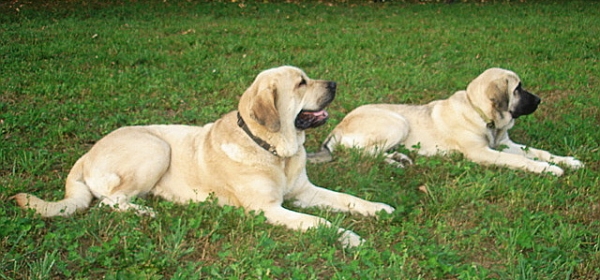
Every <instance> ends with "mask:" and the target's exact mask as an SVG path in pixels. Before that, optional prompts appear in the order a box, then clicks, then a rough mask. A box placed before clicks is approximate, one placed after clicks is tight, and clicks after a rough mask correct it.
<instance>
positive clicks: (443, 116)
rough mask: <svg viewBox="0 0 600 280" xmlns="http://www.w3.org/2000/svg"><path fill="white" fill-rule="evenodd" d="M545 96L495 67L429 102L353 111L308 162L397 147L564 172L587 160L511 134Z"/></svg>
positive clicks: (394, 156) (396, 157) (393, 156)
mask: <svg viewBox="0 0 600 280" xmlns="http://www.w3.org/2000/svg"><path fill="white" fill-rule="evenodd" d="M540 101H541V99H540V98H539V97H537V96H536V95H534V94H532V93H530V92H528V91H526V90H525V89H523V87H522V86H521V80H520V79H519V77H518V76H517V74H515V73H513V72H512V71H509V70H504V69H500V68H491V69H488V70H486V71H485V72H483V73H482V74H481V75H479V77H477V78H476V79H475V80H473V81H472V82H471V83H470V84H469V85H468V87H467V90H466V91H464V90H463V91H458V92H456V93H454V94H453V95H452V96H450V98H448V99H444V100H436V101H433V102H430V103H429V104H426V105H403V104H370V105H364V106H360V107H358V108H356V109H355V110H353V111H352V112H350V113H349V114H348V115H347V116H346V117H345V118H344V119H343V120H342V121H341V122H340V124H338V125H337V126H336V127H335V128H334V130H333V131H332V132H331V133H330V135H329V136H328V137H327V139H326V140H325V142H324V143H323V148H322V149H321V151H319V152H317V153H316V154H312V155H309V161H312V162H323V161H329V160H331V159H332V157H331V152H332V151H333V150H334V148H335V147H336V146H338V145H341V146H345V147H356V148H361V149H364V150H365V151H366V152H367V153H370V154H376V153H379V152H387V151H389V150H391V149H392V148H394V147H395V146H397V145H401V144H403V145H405V146H406V147H407V148H409V149H415V150H416V151H417V152H418V153H419V154H421V155H425V156H431V155H435V154H438V153H446V152H450V151H457V152H461V153H463V154H464V156H465V157H466V158H468V159H470V160H472V161H474V162H477V163H481V164H494V165H501V166H507V167H510V168H514V169H522V170H527V171H531V172H536V173H542V172H550V173H552V174H554V175H557V176H560V175H562V174H563V170H562V169H561V168H560V167H558V166H556V165H553V164H550V162H552V163H558V164H563V165H565V166H567V167H571V168H579V167H582V166H583V164H582V163H581V162H580V161H578V160H576V159H574V158H572V157H562V156H557V155H553V154H551V153H549V152H547V151H544V150H539V149H535V148H532V147H528V146H524V145H520V144H516V143H514V142H513V141H511V140H510V138H509V137H508V130H509V129H510V128H512V127H513V125H514V123H515V119H516V118H518V117H520V116H523V115H529V114H531V113H533V112H534V111H535V110H536V109H537V107H538V105H539V104H540ZM386 162H388V163H392V164H395V165H398V166H402V165H404V164H409V163H411V161H410V159H409V158H408V157H407V156H405V155H403V154H400V153H397V152H393V153H386Z"/></svg>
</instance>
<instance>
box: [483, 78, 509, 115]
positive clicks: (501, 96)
mask: <svg viewBox="0 0 600 280" xmlns="http://www.w3.org/2000/svg"><path fill="white" fill-rule="evenodd" d="M508 84H509V83H508V79H507V77H501V78H498V79H495V80H493V81H491V82H490V83H489V84H488V87H487V88H486V90H485V93H486V95H487V97H488V98H489V99H490V100H491V101H492V104H493V106H494V109H496V110H498V111H500V112H507V111H508V103H509V101H510V100H509V98H510V92H509V86H508Z"/></svg>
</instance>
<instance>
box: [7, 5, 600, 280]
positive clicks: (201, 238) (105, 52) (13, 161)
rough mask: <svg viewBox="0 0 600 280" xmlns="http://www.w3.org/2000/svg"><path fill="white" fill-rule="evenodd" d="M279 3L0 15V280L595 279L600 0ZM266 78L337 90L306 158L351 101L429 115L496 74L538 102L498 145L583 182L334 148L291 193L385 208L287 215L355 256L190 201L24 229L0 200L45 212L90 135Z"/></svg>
mask: <svg viewBox="0 0 600 280" xmlns="http://www.w3.org/2000/svg"><path fill="white" fill-rule="evenodd" d="M268 2H274V3H268ZM291 2H292V3H279V2H278V1H256V2H254V1H158V0H157V1H127V0H108V1H101V0H91V1H79V0H73V1H57V2H56V3H54V2H52V1H41V0H40V1H36V0H32V1H20V0H13V1H4V2H2V3H0V201H2V203H0V279H99V278H103V277H104V278H106V279H198V278H211V279H221V278H224V279H241V278H247V279H259V278H260V279H329V278H332V279H599V278H600V235H599V233H600V221H599V220H600V204H599V201H600V188H599V185H600V182H599V179H598V178H599V176H600V171H599V170H600V165H599V162H600V151H599V144H598V143H599V140H600V112H599V110H598V108H599V107H600V95H599V86H600V77H599V74H600V66H599V65H598V60H599V56H600V37H599V36H598V34H600V2H597V1H485V3H476V2H468V3H463V2H462V1H454V3H453V4H442V3H432V2H435V1H432V2H429V3H408V2H403V1H389V2H387V1H386V2H383V3H371V2H366V1H365V2H350V3H347V2H342V1H321V2H312V1H311V2H308V1H307V2H304V1H291ZM284 64H289V65H295V66H298V67H300V68H302V69H304V70H305V71H306V72H307V73H308V75H309V76H310V77H312V78H319V79H330V80H335V81H337V82H338V95H337V97H336V100H335V101H334V102H333V104H332V105H331V106H330V108H329V113H330V116H331V118H330V121H329V123H328V124H327V125H324V126H322V127H319V128H317V129H313V130H310V131H308V136H307V142H306V147H307V150H309V151H315V150H317V149H318V148H319V145H320V142H321V141H322V140H323V139H324V138H325V136H326V135H327V133H328V132H329V131H330V130H331V129H332V128H333V127H334V125H335V124H337V123H338V122H339V121H340V120H341V119H342V117H343V116H344V115H345V114H346V113H348V112H349V111H350V110H352V109H353V108H355V107H356V106H358V105H362V104H365V103H380V102H393V103H425V102H429V101H431V100H434V99H440V98H445V97H447V96H449V95H450V94H452V93H453V92H455V91H457V90H461V89H464V88H466V85H467V84H468V83H469V82H470V81H471V80H472V79H473V78H475V77H476V76H477V75H479V74H480V73H481V72H482V71H483V70H485V69H487V68H490V67H502V68H507V69H511V70H513V71H515V72H516V73H517V74H519V75H520V77H521V79H522V80H523V85H524V87H525V88H526V89H528V90H530V91H532V92H534V93H536V94H538V95H539V96H540V97H541V98H542V99H543V101H542V104H541V105H540V108H539V109H538V111H537V112H536V113H534V114H533V115H530V116H527V117H522V118H520V119H519V120H518V121H517V124H516V125H515V128H514V129H513V130H512V131H511V138H512V139H513V140H515V142H518V143H526V144H529V145H531V146H532V147H537V148H541V149H545V150H549V151H551V152H553V153H555V154H559V155H570V156H575V157H576V158H578V159H580V160H582V161H583V162H584V163H585V164H586V166H585V168H583V169H580V170H575V171H573V170H566V172H565V175H564V176H562V177H554V176H550V175H539V174H533V173H527V172H523V171H515V170H511V169H507V168H502V167H486V166H479V165H477V164H474V163H472V162H469V161H467V160H465V159H464V158H463V157H462V156H461V155H458V154H457V155H452V156H447V157H441V156H439V157H432V158H425V157H421V156H417V155H416V154H415V153H410V155H411V157H412V158H413V159H414V160H415V163H416V164H415V165H413V166H410V167H407V168H405V169H396V168H394V167H392V166H388V165H386V164H384V163H382V162H381V160H380V159H378V158H369V157H363V156H361V155H360V153H359V152H357V151H354V150H345V151H342V152H341V153H338V154H337V155H336V161H334V162H331V163H326V164H309V165H308V173H309V177H310V178H311V180H312V181H313V182H314V183H315V184H317V185H320V186H324V187H327V188H330V189H333V190H336V191H343V192H347V193H350V194H353V195H356V196H359V197H362V198H366V199H369V200H373V201H381V202H385V203H388V204H390V205H392V206H394V207H396V209H397V211H396V212H395V213H393V214H390V215H383V214H382V215H380V216H378V217H377V218H365V217H361V216H357V215H350V214H344V213H332V212H328V211H326V210H322V209H294V210H298V211H302V212H306V213H313V214H317V215H319V216H323V217H325V218H327V219H328V220H330V221H333V223H334V224H336V225H340V226H343V227H345V228H348V229H351V230H353V231H355V232H356V233H358V234H360V235H361V236H362V237H363V238H365V239H366V240H367V243H366V244H365V245H364V246H362V247H360V248H357V249H353V250H345V249H343V248H342V247H341V246H340V245H339V244H338V243H337V242H336V239H337V236H336V233H335V232H334V231H332V230H330V229H328V228H318V229H313V230H310V231H308V232H306V233H300V232H297V231H292V230H288V229H286V228H284V227H281V226H273V225H270V224H266V223H265V218H264V216H262V215H261V214H260V213H245V212H244V210H243V209H239V208H233V207H219V206H217V205H216V204H215V203H214V202H210V201H208V202H204V203H199V204H190V205H177V204H173V203H171V202H167V201H164V200H161V199H159V198H154V197H149V198H146V199H139V201H137V203H139V204H142V205H146V206H150V207H153V208H154V209H155V210H156V212H157V213H159V215H158V216H157V217H156V218H150V217H146V216H136V215H135V214H134V213H130V212H114V211H111V210H109V209H106V208H101V207H92V208H91V209H89V210H87V211H84V212H80V213H77V214H76V215H74V216H72V217H68V218H62V217H57V218H52V219H43V218H40V217H39V216H36V215H34V214H32V213H29V212H26V211H22V210H21V209H19V208H18V207H17V206H16V205H15V203H13V201H10V200H9V199H8V198H9V197H10V196H11V195H14V194H15V193H18V192H30V193H34V194H36V195H38V196H40V197H42V198H45V199H49V200H57V199H60V198H62V197H63V195H64V181H65V177H66V175H67V174H68V172H69V170H70V168H71V166H72V165H73V163H74V162H75V161H76V159H77V158H78V157H80V156H81V155H82V154H84V153H85V152H86V151H87V150H88V149H89V148H90V147H91V145H93V143H95V141H97V140H98V139H100V138H101V137H102V136H103V135H105V134H107V133H108V132H110V131H112V130H114V129H116V128H118V127H121V126H125V125H140V124H155V123H177V124H189V125H201V124H204V123H207V122H211V121H214V120H216V119H217V118H218V117H219V116H221V115H222V114H224V113H226V112H229V111H231V110H234V109H235V108H236V106H237V101H238V99H239V96H240V95H241V94H242V93H243V91H244V90H245V89H246V88H247V87H248V86H249V85H250V83H251V82H252V81H253V80H254V77H255V76H256V74H258V73H259V72H260V71H262V70H264V69H267V68H271V67H275V66H280V65H284ZM422 190H427V192H423V191H422ZM93 204H94V203H93ZM286 206H288V207H292V206H290V205H286Z"/></svg>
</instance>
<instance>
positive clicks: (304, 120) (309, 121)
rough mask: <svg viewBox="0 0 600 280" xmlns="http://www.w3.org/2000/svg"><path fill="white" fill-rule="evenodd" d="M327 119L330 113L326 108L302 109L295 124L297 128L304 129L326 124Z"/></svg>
mask: <svg viewBox="0 0 600 280" xmlns="http://www.w3.org/2000/svg"><path fill="white" fill-rule="evenodd" d="M327 119H329V114H328V113H327V111H325V110H319V111H305V110H302V111H300V113H299V114H298V116H296V121H295V122H294V124H295V125H296V128H298V129H301V130H304V129H308V128H313V127H317V126H321V125H323V124H325V122H327Z"/></svg>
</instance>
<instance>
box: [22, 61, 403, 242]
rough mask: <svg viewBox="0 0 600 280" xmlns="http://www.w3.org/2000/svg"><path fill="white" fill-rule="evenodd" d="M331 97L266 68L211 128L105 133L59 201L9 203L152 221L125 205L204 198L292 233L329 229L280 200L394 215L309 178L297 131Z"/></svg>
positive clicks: (328, 89) (329, 87)
mask: <svg viewBox="0 0 600 280" xmlns="http://www.w3.org/2000/svg"><path fill="white" fill-rule="evenodd" d="M335 91H336V83H335V82H331V81H324V80H312V79H309V78H308V77H307V76H306V74H305V73H304V72H303V71H302V70H300V69H298V68H295V67H291V66H282V67H279V68H273V69H270V70H266V71H263V72H262V73H260V74H259V75H258V76H257V77H256V79H255V81H254V82H253V83H252V85H251V86H250V88H248V89H247V90H246V91H245V92H244V94H243V95H242V97H241V99H240V102H239V105H238V111H233V112H231V113H228V114H226V115H224V116H223V117H222V118H221V119H219V120H217V121H216V122H214V123H208V124H206V125H204V126H202V127H197V126H184V125H150V126H131V127H123V128H120V129H117V130H115V131H113V132H112V133H110V134H108V135H106V136H105V137H104V138H102V139H100V141H98V143H96V144H95V145H94V146H93V147H92V149H91V150H90V151H89V152H88V153H86V154H85V155H83V156H82V157H81V158H80V159H79V160H77V162H76V163H75V165H74V166H73V168H72V169H71V172H70V173H69V175H68V177H67V183H66V194H65V198H64V199H63V200H61V201H57V202H46V201H44V200H42V199H39V198H38V197H36V196H33V195H30V194H25V193H20V194H17V195H15V196H14V197H13V198H14V199H16V201H17V203H18V204H19V205H20V206H21V207H23V208H30V209H33V210H35V211H36V212H37V213H39V214H41V215H42V216H45V217H49V216H57V215H63V216H64V215H70V214H72V213H74V212H75V211H76V210H77V209H85V208H88V207H89V205H90V202H91V201H92V197H96V198H98V199H100V204H102V205H109V206H112V207H114V208H115V209H117V210H128V209H134V210H136V211H138V212H139V213H142V214H143V213H147V214H150V215H154V212H153V211H152V210H151V209H148V208H146V207H142V206H139V205H135V204H133V203H131V202H130V201H131V199H132V198H134V197H136V196H140V195H144V194H147V193H150V194H154V195H157V196H161V197H163V198H165V199H167V200H170V201H175V202H179V203H188V202H194V201H203V200H205V199H207V198H208V197H209V196H210V195H211V194H213V195H214V196H215V197H216V198H217V199H218V202H219V203H220V204H221V205H225V204H226V205H233V206H241V207H244V208H245V210H246V211H252V210H254V211H257V212H259V211H262V212H263V213H264V215H265V217H266V218H267V221H268V222H270V223H273V224H281V225H285V226H287V227H289V228H292V229H299V230H306V229H308V228H312V227H317V226H319V225H323V226H331V224H330V223H329V222H328V221H327V220H325V219H323V218H320V217H316V216H312V215H307V214H302V213H298V212H294V211H290V210H288V209H285V208H283V207H282V206H281V204H282V202H283V200H284V199H290V200H293V201H294V203H295V205H297V206H299V207H312V206H319V207H326V208H331V209H333V210H339V211H347V212H352V213H358V214H362V215H367V216H373V215H375V214H376V213H377V212H378V211H385V212H388V213H391V212H393V211H394V208H392V207H391V206H389V205H386V204H383V203H375V202H369V201H366V200H363V199H360V198H357V197H354V196H351V195H348V194H343V193H339V192H334V191H330V190H327V189H324V188H321V187H317V186H315V185H313V184H312V183H311V182H310V181H309V180H308V176H307V175H306V152H305V150H304V146H303V144H304V139H305V134H304V131H305V129H308V128H311V127H317V126H320V125H322V124H324V123H325V121H327V117H328V115H327V112H326V111H325V110H324V108H325V107H326V106H327V105H329V103H330V102H331V101H332V100H333V98H334V96H335ZM338 232H339V233H340V234H341V237H340V241H341V242H342V244H343V245H344V246H347V247H352V246H357V245H359V244H361V242H362V239H361V238H360V237H359V236H358V235H356V234H355V233H354V232H352V231H349V230H346V229H343V228H339V229H338Z"/></svg>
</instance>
